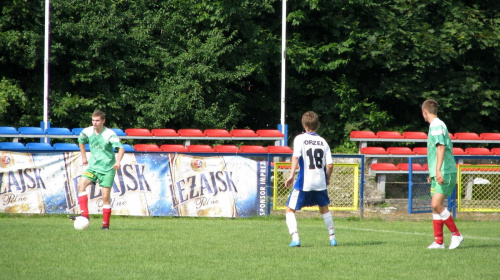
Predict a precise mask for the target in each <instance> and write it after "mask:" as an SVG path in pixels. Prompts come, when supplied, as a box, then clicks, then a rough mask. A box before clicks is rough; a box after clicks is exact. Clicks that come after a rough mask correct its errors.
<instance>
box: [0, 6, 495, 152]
mask: <svg viewBox="0 0 500 280" xmlns="http://www.w3.org/2000/svg"><path fill="white" fill-rule="evenodd" d="M44 2H45V1H42V0H33V1H28V0H12V1H2V2H0V9H1V16H0V102H1V103H0V112H2V115H1V119H0V125H9V126H37V125H38V123H39V122H40V121H41V120H42V119H43V116H42V114H43V39H44ZM497 2H498V1H493V0H485V1H466V0H463V1H438V0H430V1H427V0H426V1H423V0H414V1H407V0H395V1H370V0H341V1H327V0H289V1H287V5H288V16H287V23H288V24H287V27H288V32H287V34H288V35H287V56H286V58H287V77H286V79H287V88H286V94H287V99H286V113H287V123H288V124H289V131H290V134H291V135H292V136H293V135H295V134H297V133H299V132H300V130H301V125H300V117H301V115H302V113H303V112H305V111H308V110H314V111H316V112H317V113H318V114H319V115H320V118H321V121H322V130H321V133H322V134H323V135H324V136H325V137H326V138H327V139H328V140H329V141H330V142H331V143H332V145H333V146H338V145H344V147H348V146H349V145H350V144H349V141H348V135H349V132H350V131H352V130H364V129H369V130H374V131H378V130H400V131H402V130H425V129H426V124H425V123H424V122H423V120H422V117H421V112H420V104H421V103H422V102H423V101H424V100H425V99H426V98H434V99H436V100H437V101H438V102H439V104H440V113H439V115H440V117H441V118H443V119H444V120H445V121H446V123H447V124H448V126H449V129H450V131H452V132H458V131H474V132H478V133H480V132H492V131H499V130H500V128H499V126H498V122H499V121H500V113H499V109H498V108H499V106H500V82H499V79H498V77H500V73H499V72H500V69H499V65H500V64H499V62H500V48H499V42H500V27H499V26H500V16H499V12H500V9H499V8H500V4H498V3H497ZM280 34H281V1H278V0H265V1H250V0H215V1H199V0H168V1H161V0H138V1H126V0H102V1H92V0H86V1H81V0H79V1H77V0H64V1H63V0H52V1H51V37H50V40H51V49H50V56H51V57H50V100H49V102H50V108H49V112H50V121H51V123H52V125H53V126H66V127H80V126H86V125H88V123H89V119H90V113H91V112H92V111H93V110H94V109H96V108H101V109H103V110H104V111H106V112H107V114H108V125H110V126H117V127H121V128H128V127H146V128H159V127H170V128H175V129H179V128H187V127H197V128H201V129H205V128H226V129H231V128H236V127H238V128H242V127H249V128H252V129H261V128H275V127H276V124H277V123H279V121H280V120H279V117H280V78H281V77H280V75H281V74H280V64H281V55H280V52H281V50H280V47H281V35H280Z"/></svg>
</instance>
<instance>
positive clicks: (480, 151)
mask: <svg viewBox="0 0 500 280" xmlns="http://www.w3.org/2000/svg"><path fill="white" fill-rule="evenodd" d="M361 154H363V155H427V147H415V148H413V150H412V149H410V148H408V147H389V148H387V149H385V148H383V147H364V148H361ZM453 154H454V155H456V156H460V155H464V156H467V155H474V156H475V155H480V156H490V155H500V148H492V149H491V150H490V149H488V148H465V150H464V149H462V148H458V147H454V148H453Z"/></svg>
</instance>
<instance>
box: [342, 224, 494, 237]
mask: <svg viewBox="0 0 500 280" xmlns="http://www.w3.org/2000/svg"><path fill="white" fill-rule="evenodd" d="M337 228H341V229H348V230H359V231H371V232H383V233H396V234H406V235H429V233H422V232H408V231H396V230H384V229H371V228H352V227H342V226H340V227H335V229H337ZM431 235H432V233H431ZM464 237H465V238H466V239H479V240H494V241H500V238H495V237H482V236H473V235H466V234H464Z"/></svg>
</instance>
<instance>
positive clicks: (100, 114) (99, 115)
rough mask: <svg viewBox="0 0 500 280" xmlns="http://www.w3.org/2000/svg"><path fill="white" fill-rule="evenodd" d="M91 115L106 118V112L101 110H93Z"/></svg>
mask: <svg viewBox="0 0 500 280" xmlns="http://www.w3.org/2000/svg"><path fill="white" fill-rule="evenodd" d="M92 117H100V118H101V119H102V120H105V119H106V114H105V113H104V112H103V111H101V110H99V109H98V110H95V111H94V113H92Z"/></svg>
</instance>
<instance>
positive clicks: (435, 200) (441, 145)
mask: <svg viewBox="0 0 500 280" xmlns="http://www.w3.org/2000/svg"><path fill="white" fill-rule="evenodd" d="M437 113H438V104H437V102H436V101H434V100H432V99H428V100H426V101H424V103H423V104H422V115H423V117H424V119H425V121H426V122H428V123H429V125H430V126H429V133H428V136H427V163H428V165H429V178H428V182H429V183H431V196H432V200H431V208H432V222H433V227H434V242H432V244H431V245H429V246H428V247H427V248H428V249H444V242H443V225H446V227H447V228H448V229H449V230H450V231H451V234H452V236H451V242H450V247H449V249H455V248H457V247H458V246H460V244H461V243H462V241H463V240H464V238H463V236H462V235H461V234H460V232H459V231H458V229H457V226H456V225H455V222H454V221H453V217H452V216H451V215H450V212H449V211H448V209H446V207H444V206H443V202H444V200H445V198H446V196H451V195H452V193H453V189H454V188H455V183H456V181H457V167H456V163H455V158H454V157H453V152H452V151H453V144H452V143H451V139H450V135H449V133H448V128H447V127H446V124H445V123H444V122H443V121H442V120H440V119H439V118H438V117H437Z"/></svg>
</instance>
